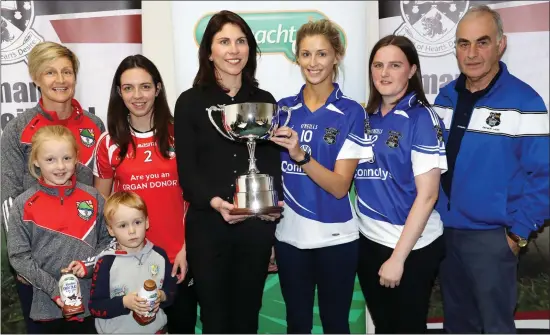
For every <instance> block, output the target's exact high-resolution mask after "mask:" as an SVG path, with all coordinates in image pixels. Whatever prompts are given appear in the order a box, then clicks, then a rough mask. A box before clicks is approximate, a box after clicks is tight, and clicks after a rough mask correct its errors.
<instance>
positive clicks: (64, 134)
mask: <svg viewBox="0 0 550 335" xmlns="http://www.w3.org/2000/svg"><path fill="white" fill-rule="evenodd" d="M48 140H65V141H67V142H69V144H70V145H71V146H72V147H73V150H74V153H75V164H76V163H77V162H78V154H79V151H80V150H79V147H78V144H77V142H76V138H75V137H74V135H73V133H71V131H70V130H69V128H67V127H64V126H44V127H42V128H40V129H38V131H37V132H36V133H35V134H34V135H33V136H32V146H31V154H30V157H29V161H28V168H29V171H30V173H31V175H32V176H33V177H34V178H36V179H40V175H39V174H38V172H37V171H36V166H35V165H34V162H35V161H36V160H37V156H38V152H39V151H40V148H41V147H42V144H44V142H46V141H48Z"/></svg>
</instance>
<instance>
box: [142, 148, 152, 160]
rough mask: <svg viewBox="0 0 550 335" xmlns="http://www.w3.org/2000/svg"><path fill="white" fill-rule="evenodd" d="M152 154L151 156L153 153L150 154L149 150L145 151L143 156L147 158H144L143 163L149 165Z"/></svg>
mask: <svg viewBox="0 0 550 335" xmlns="http://www.w3.org/2000/svg"><path fill="white" fill-rule="evenodd" d="M152 154H153V153H152V152H151V150H145V155H146V156H147V157H145V160H144V162H145V163H150V162H152V161H153V160H152V159H151V155H152Z"/></svg>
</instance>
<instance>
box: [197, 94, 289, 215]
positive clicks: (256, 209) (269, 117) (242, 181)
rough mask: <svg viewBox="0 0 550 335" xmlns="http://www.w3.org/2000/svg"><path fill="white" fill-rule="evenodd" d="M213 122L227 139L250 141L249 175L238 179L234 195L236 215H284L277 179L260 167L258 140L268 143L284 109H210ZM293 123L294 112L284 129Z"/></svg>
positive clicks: (238, 106)
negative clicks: (218, 119) (216, 117)
mask: <svg viewBox="0 0 550 335" xmlns="http://www.w3.org/2000/svg"><path fill="white" fill-rule="evenodd" d="M207 110H208V116H209V118H210V122H211V123H212V124H213V125H214V127H215V128H216V129H217V130H218V131H219V132H220V134H222V135H223V136H224V137H226V138H227V139H230V140H232V141H237V142H243V141H246V145H247V147H248V154H249V159H248V161H249V165H248V172H247V173H246V174H243V175H239V176H237V180H236V182H235V185H236V190H235V194H234V196H233V204H234V205H235V208H234V209H233V210H232V211H231V212H230V214H232V215H262V214H272V213H280V212H281V211H282V208H281V207H279V206H278V195H277V191H276V190H275V189H274V188H273V177H272V176H270V175H268V174H262V173H260V171H259V170H258V168H257V167H256V158H255V156H254V152H255V150H256V141H258V140H268V139H269V137H270V136H272V135H273V133H274V132H275V131H276V130H277V128H278V127H279V124H280V110H279V107H278V106H277V104H273V103H263V102H246V103H237V104H232V105H226V106H217V107H216V106H213V107H210V108H208V109H207ZM213 112H220V113H221V127H220V126H218V125H217V124H216V122H215V121H214V118H213V115H212V113H213ZM289 121H290V111H288V116H287V119H286V121H285V122H284V124H283V126H286V125H287V124H288V122H289Z"/></svg>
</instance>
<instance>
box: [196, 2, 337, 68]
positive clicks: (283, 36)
mask: <svg viewBox="0 0 550 335" xmlns="http://www.w3.org/2000/svg"><path fill="white" fill-rule="evenodd" d="M237 14H239V15H240V16H241V17H242V18H243V19H244V20H245V21H246V23H248V25H249V26H250V28H251V29H252V33H253V34H254V37H255V38H256V42H257V43H258V46H259V48H260V50H261V52H262V53H263V54H270V53H282V54H284V55H285V56H286V58H287V59H288V60H290V61H292V62H293V61H295V57H294V50H296V33H297V32H298V29H300V27H301V26H302V25H303V24H304V23H307V22H309V21H316V20H320V19H328V16H326V15H325V14H323V13H321V12H319V11H316V10H299V11H288V12H285V11H273V12H251V13H242V12H237ZM213 15H214V14H213V13H209V14H206V15H204V16H203V17H201V18H200V19H199V21H198V22H197V24H196V26H195V34H194V35H195V42H196V43H197V45H199V44H200V41H201V40H202V36H203V34H204V30H205V29H206V26H207V24H208V21H209V20H210V18H211V17H212V16H213ZM337 29H338V30H339V31H340V36H341V38H342V41H343V44H344V48H345V47H346V34H345V32H344V31H343V30H342V29H341V28H340V27H338V26H337Z"/></svg>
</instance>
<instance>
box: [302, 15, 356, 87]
mask: <svg viewBox="0 0 550 335" xmlns="http://www.w3.org/2000/svg"><path fill="white" fill-rule="evenodd" d="M317 35H322V36H324V37H325V38H326V39H327V41H329V43H330V45H331V46H332V48H333V49H334V51H335V52H336V56H337V57H338V59H342V57H344V55H345V53H346V48H345V47H344V43H343V42H342V38H341V37H340V32H339V31H338V29H336V26H335V25H334V24H333V23H332V22H331V21H330V20H327V19H321V20H317V21H309V22H308V23H304V24H303V25H302V26H301V27H300V29H298V32H297V33H296V50H295V53H296V54H295V57H296V60H298V58H299V56H300V43H302V40H303V39H304V38H306V37H308V36H317ZM339 64H340V63H338V64H334V67H333V70H334V76H333V78H332V79H333V80H336V79H337V78H338V65H339Z"/></svg>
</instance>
